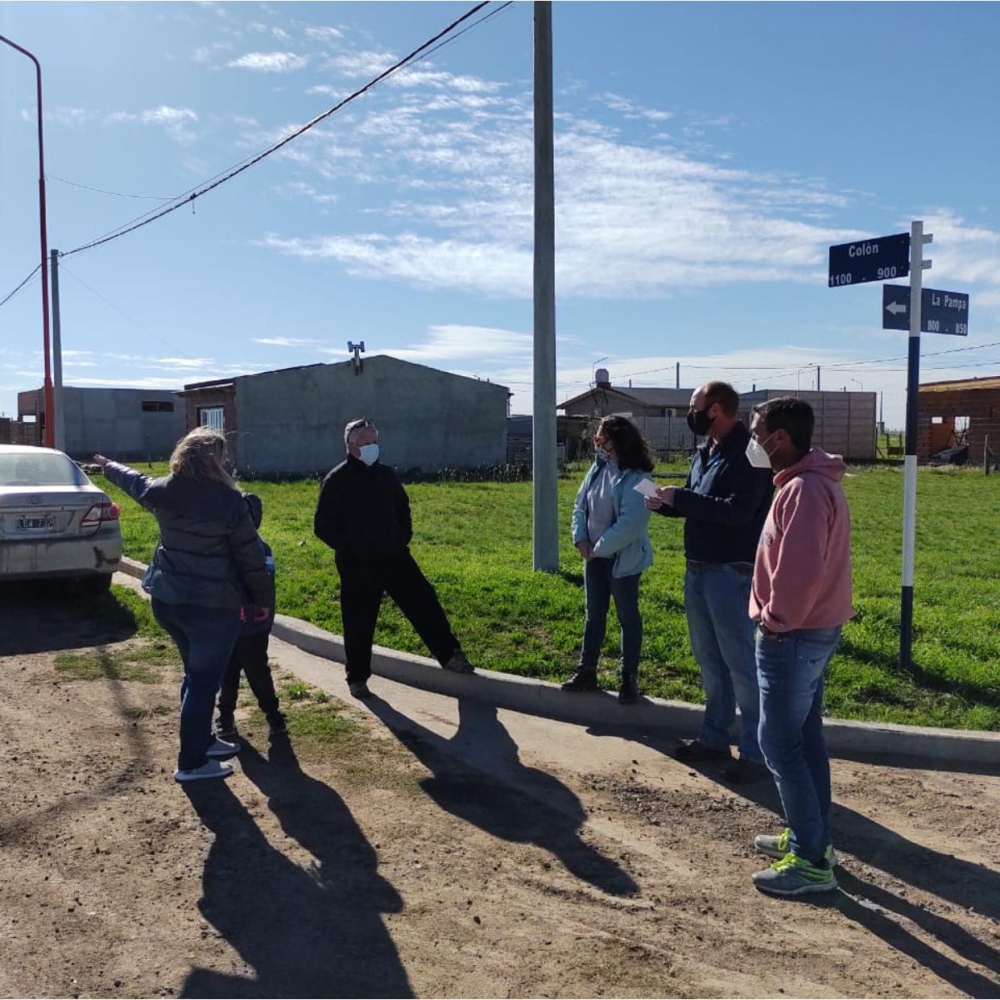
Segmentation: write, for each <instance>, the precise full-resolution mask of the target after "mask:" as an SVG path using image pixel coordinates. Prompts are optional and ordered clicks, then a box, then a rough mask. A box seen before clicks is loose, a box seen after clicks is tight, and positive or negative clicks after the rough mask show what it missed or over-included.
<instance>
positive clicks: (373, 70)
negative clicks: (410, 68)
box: [330, 52, 398, 79]
mask: <svg viewBox="0 0 1000 1000" xmlns="http://www.w3.org/2000/svg"><path fill="white" fill-rule="evenodd" d="M396 62H398V57H397V56H395V55H393V54H392V53H391V52H349V53H347V54H345V55H340V56H335V57H334V58H333V59H331V60H330V66H331V67H333V68H334V69H337V70H339V71H340V73H341V74H342V75H343V76H347V77H352V78H364V79H368V78H369V77H373V76H378V74H379V73H382V72H384V71H385V70H387V69H388V68H389V67H390V66H392V65H393V64H394V63H396Z"/></svg>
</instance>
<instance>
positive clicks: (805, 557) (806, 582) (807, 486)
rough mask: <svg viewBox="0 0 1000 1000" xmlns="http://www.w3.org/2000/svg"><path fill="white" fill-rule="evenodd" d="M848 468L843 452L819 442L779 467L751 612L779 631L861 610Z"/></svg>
mask: <svg viewBox="0 0 1000 1000" xmlns="http://www.w3.org/2000/svg"><path fill="white" fill-rule="evenodd" d="M846 469H847V466H846V465H845V464H844V460H843V459H842V458H841V457H840V456H839V455H828V454H827V453H826V452H825V451H823V450H822V449H821V448H813V449H812V450H811V451H809V452H807V453H806V454H805V455H804V456H803V457H802V459H801V460H800V461H799V462H797V463H796V464H795V465H792V466H789V467H788V468H787V469H782V470H781V472H778V473H775V476H774V485H775V486H776V487H777V488H778V492H777V493H776V494H775V496H774V502H773V503H772V504H771V511H770V513H769V514H768V515H767V520H766V521H765V522H764V530H763V531H762V532H761V536H760V542H759V543H758V545H757V556H756V559H755V560H754V568H753V590H752V591H751V594H750V617H751V618H753V619H754V620H755V621H762V622H763V623H764V625H765V626H766V627H767V628H768V629H769V630H770V631H772V632H788V631H790V630H792V629H800V628H833V627H834V626H836V625H843V624H844V622H846V621H847V620H848V619H849V618H851V617H852V616H853V614H854V608H853V607H852V606H851V515H850V512H849V511H848V509H847V499H846V497H845V496H844V491H843V489H842V488H841V486H840V481H841V479H843V478H844V472H845V471H846Z"/></svg>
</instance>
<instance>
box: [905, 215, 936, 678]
mask: <svg viewBox="0 0 1000 1000" xmlns="http://www.w3.org/2000/svg"><path fill="white" fill-rule="evenodd" d="M933 239H934V237H933V236H924V224H923V222H914V223H913V224H912V225H911V228H910V349H909V357H908V360H907V367H906V372H907V374H906V457H905V459H904V464H903V472H904V482H903V586H902V594H901V597H900V612H899V665H900V666H901V667H902V668H903V669H904V670H909V669H910V667H911V666H912V662H913V660H912V650H913V563H914V544H915V540H916V525H917V428H918V426H919V422H918V414H919V406H920V401H919V394H920V318H921V317H920V307H921V300H922V294H921V290H922V285H923V272H924V268H925V267H930V266H931V262H930V261H929V260H927V261H925V260H924V259H923V250H924V244H925V243H930V242H931V241H932V240H933Z"/></svg>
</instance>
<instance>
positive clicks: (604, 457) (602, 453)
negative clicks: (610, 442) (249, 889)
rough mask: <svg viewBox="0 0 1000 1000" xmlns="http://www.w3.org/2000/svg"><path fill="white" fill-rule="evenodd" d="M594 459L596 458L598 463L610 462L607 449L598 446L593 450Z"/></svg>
mask: <svg viewBox="0 0 1000 1000" xmlns="http://www.w3.org/2000/svg"><path fill="white" fill-rule="evenodd" d="M594 458H596V459H597V461H598V462H607V461H609V460H610V458H611V456H610V455H609V454H608V449H607V448H603V447H601V445H598V446H597V447H596V448H595V449H594Z"/></svg>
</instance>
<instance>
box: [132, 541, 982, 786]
mask: <svg viewBox="0 0 1000 1000" xmlns="http://www.w3.org/2000/svg"><path fill="white" fill-rule="evenodd" d="M123 564H124V565H123V566H122V570H121V572H122V573H125V574H127V575H128V576H130V577H133V578H135V579H137V580H138V579H141V577H142V575H143V573H145V569H146V567H145V566H144V565H143V564H142V563H138V562H136V561H135V560H132V559H123ZM272 635H273V636H274V638H276V639H278V640H281V641H282V642H283V643H287V644H288V646H289V647H290V648H295V649H298V650H301V651H303V652H304V653H309V654H312V656H313V657H319V658H321V659H322V660H326V661H334V663H336V664H337V665H336V666H335V667H333V668H332V669H331V670H329V671H327V670H321V671H319V672H318V673H317V669H316V667H315V662H314V661H313V660H312V659H307V658H299V657H296V656H294V655H290V648H289V649H282V650H281V652H280V653H279V651H278V649H277V648H276V649H275V652H274V656H275V659H277V660H278V662H279V663H281V665H282V666H283V667H285V668H286V669H289V670H292V671H293V672H295V673H298V674H299V675H300V676H302V678H303V680H306V681H308V682H310V683H313V684H317V686H319V687H322V688H324V689H326V690H330V691H331V693H334V694H337V695H338V696H339V697H344V698H349V697H350V695H349V694H348V693H347V685H346V683H344V674H343V668H342V666H341V665H342V664H343V662H344V641H343V638H342V637H341V636H338V635H334V634H333V633H331V632H327V631H325V630H324V629H321V628H317V627H316V626H315V625H312V624H310V623H309V622H304V621H301V620H299V619H298V618H292V617H290V616H288V615H281V614H279V615H277V616H276V617H275V623H274V629H273V631H272ZM331 666H332V664H331ZM372 672H373V673H374V674H375V675H376V676H377V677H382V678H386V679H388V680H391V681H395V682H397V683H399V684H403V685H406V686H408V687H411V688H415V689H420V690H423V691H427V692H434V693H437V694H443V695H449V696H452V697H454V698H462V699H472V700H474V701H479V702H484V703H487V704H490V705H495V706H496V707H497V708H500V709H507V710H511V711H513V712H517V713H521V714H524V715H529V716H536V717H541V718H545V719H552V720H556V721H560V722H568V723H575V724H577V725H583V726H588V727H592V728H594V729H598V730H601V731H604V732H609V733H611V732H618V731H626V732H627V731H638V732H641V733H646V734H655V735H656V736H657V737H660V738H666V737H678V736H690V735H694V734H695V733H696V732H697V729H698V726H699V724H700V721H701V714H702V708H701V706H700V705H688V704H686V703H684V702H678V701H668V700H665V699H662V698H645V697H644V698H642V699H641V701H640V702H639V704H636V705H628V706H624V705H619V704H618V700H617V698H616V696H615V695H614V694H612V693H611V692H595V693H589V694H567V693H565V692H563V691H561V690H560V689H559V686H558V685H557V684H552V683H550V682H548V681H540V680H534V679H531V678H525V677H518V676H515V675H512V674H504V673H501V672H499V671H495V670H480V671H478V672H477V673H475V674H473V675H465V674H455V673H452V672H450V671H447V670H443V669H442V668H441V667H440V666H438V664H437V662H436V661H434V660H432V659H429V658H427V657H423V656H414V655H413V654H411V653H402V652H399V651H397V650H392V649H387V648H385V647H382V646H376V647H374V650H373V656H372ZM327 674H330V675H333V676H334V677H335V678H336V682H337V683H338V684H339V687H342V688H343V691H340V690H339V689H336V685H335V687H331V686H330V685H331V677H330V676H327ZM375 690H376V691H377V690H378V688H377V687H376V688H375ZM824 733H825V735H826V741H827V745H828V747H829V749H830V753H831V754H832V755H834V756H838V757H854V756H858V755H873V754H887V755H891V756H893V757H900V756H905V757H919V758H923V759H925V760H929V761H937V762H942V763H954V764H959V765H961V764H966V765H973V766H975V767H976V768H983V769H985V768H989V767H995V768H998V769H1000V733H987V732H975V731H969V730H956V729H932V728H924V727H917V726H899V725H892V724H890V723H865V722H853V721H845V720H840V719H826V720H825V721H824ZM659 741H660V740H659V739H657V742H659Z"/></svg>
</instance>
